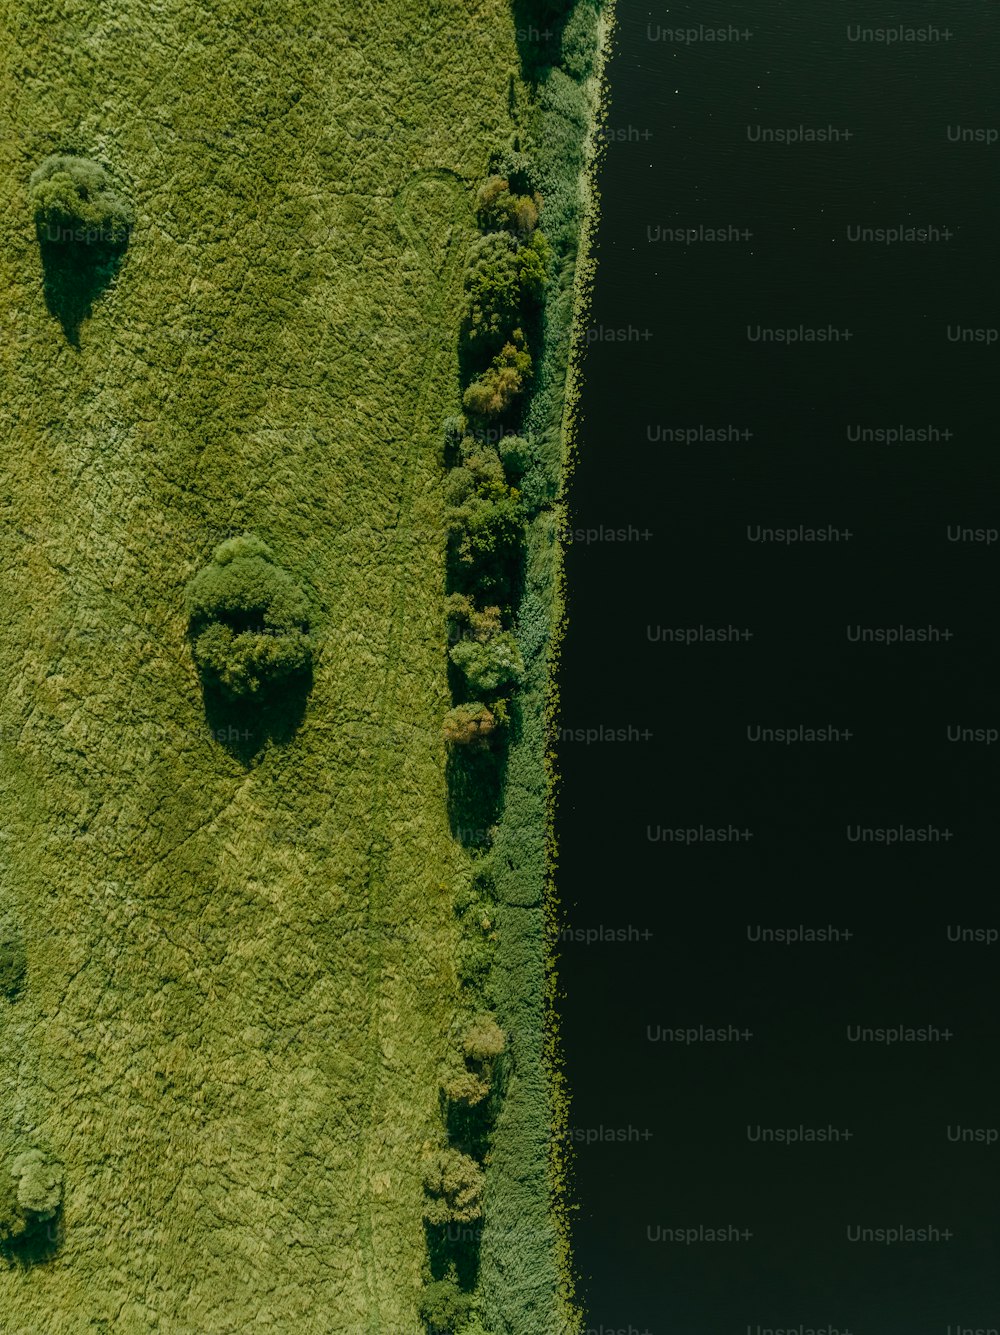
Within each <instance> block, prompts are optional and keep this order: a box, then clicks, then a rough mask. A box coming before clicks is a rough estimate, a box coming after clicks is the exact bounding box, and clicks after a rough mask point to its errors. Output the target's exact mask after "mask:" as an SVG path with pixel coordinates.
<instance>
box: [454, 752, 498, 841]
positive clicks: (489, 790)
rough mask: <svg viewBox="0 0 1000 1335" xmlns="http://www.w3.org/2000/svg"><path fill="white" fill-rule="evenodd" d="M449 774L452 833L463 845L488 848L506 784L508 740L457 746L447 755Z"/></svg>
mask: <svg viewBox="0 0 1000 1335" xmlns="http://www.w3.org/2000/svg"><path fill="white" fill-rule="evenodd" d="M446 778H447V783H448V819H449V821H450V824H451V833H452V837H453V838H455V839H456V840H457V841H458V842H459V843H460V844H461V845H462V847H463V848H488V847H489V845H490V842H491V835H490V830H491V828H492V827H493V826H494V825H496V823H497V820H498V819H499V816H500V812H501V810H502V809H503V798H504V792H505V789H506V786H507V742H506V740H504V741H501V742H497V743H496V744H495V745H494V746H490V747H471V746H466V747H456V748H455V749H454V750H453V751H452V752H451V753H450V754H449V756H448V762H447V767H446Z"/></svg>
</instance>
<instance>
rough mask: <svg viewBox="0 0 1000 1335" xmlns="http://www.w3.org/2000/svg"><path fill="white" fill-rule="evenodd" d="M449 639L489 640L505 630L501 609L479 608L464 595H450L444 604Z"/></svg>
mask: <svg viewBox="0 0 1000 1335" xmlns="http://www.w3.org/2000/svg"><path fill="white" fill-rule="evenodd" d="M444 610H445V615H446V616H447V618H448V639H449V640H450V641H452V643H454V642H455V641H456V640H463V639H470V638H471V639H474V640H488V639H490V637H491V636H493V635H496V634H498V633H499V632H500V631H501V630H502V629H503V623H502V621H501V615H500V609H499V607H484V608H482V609H480V608H477V607H476V605H475V603H474V602H473V601H472V599H471V598H469V597H468V596H467V595H466V594H464V593H452V594H449V595H448V597H447V598H446V599H445V602H444Z"/></svg>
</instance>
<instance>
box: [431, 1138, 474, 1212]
mask: <svg viewBox="0 0 1000 1335" xmlns="http://www.w3.org/2000/svg"><path fill="white" fill-rule="evenodd" d="M483 1185H484V1178H483V1170H482V1169H481V1168H480V1166H479V1164H477V1163H476V1161H475V1159H473V1158H471V1157H470V1156H469V1155H468V1154H463V1153H462V1152H461V1150H455V1149H444V1150H437V1151H436V1152H435V1153H433V1154H431V1155H428V1157H427V1160H426V1162H425V1164H424V1192H425V1199H424V1218H425V1219H426V1220H427V1222H428V1223H429V1224H438V1225H444V1224H453V1223H454V1224H469V1223H472V1222H473V1221H474V1220H476V1219H479V1218H481V1217H482V1213H483Z"/></svg>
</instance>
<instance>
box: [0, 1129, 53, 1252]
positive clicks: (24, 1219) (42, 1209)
mask: <svg viewBox="0 0 1000 1335" xmlns="http://www.w3.org/2000/svg"><path fill="white" fill-rule="evenodd" d="M62 1192H63V1171H62V1167H61V1166H60V1165H59V1164H58V1163H56V1161H55V1160H54V1159H52V1158H51V1157H50V1156H49V1155H47V1154H45V1153H44V1151H42V1150H38V1149H31V1150H25V1151H24V1152H23V1153H22V1154H19V1155H18V1156H17V1158H16V1159H15V1160H14V1162H13V1165H12V1166H11V1168H10V1171H9V1172H8V1173H3V1174H0V1241H16V1240H17V1239H19V1238H23V1237H27V1236H28V1235H30V1234H32V1233H35V1232H37V1231H38V1229H39V1228H40V1227H41V1225H42V1224H44V1223H46V1222H47V1221H48V1220H50V1219H54V1218H55V1216H56V1214H58V1212H59V1207H60V1205H61V1204H62Z"/></svg>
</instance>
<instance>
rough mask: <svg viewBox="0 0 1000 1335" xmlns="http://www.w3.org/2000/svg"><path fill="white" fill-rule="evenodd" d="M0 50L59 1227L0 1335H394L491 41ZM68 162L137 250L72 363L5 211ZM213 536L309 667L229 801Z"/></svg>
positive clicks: (1, 281)
mask: <svg viewBox="0 0 1000 1335" xmlns="http://www.w3.org/2000/svg"><path fill="white" fill-rule="evenodd" d="M2 31H3V35H4V41H3V43H2V44H0V45H2V49H3V51H4V56H3V61H4V64H3V74H2V84H0V93H2V97H0V107H2V110H0V154H2V169H0V179H2V181H3V184H4V189H3V193H2V196H0V291H2V292H3V294H4V296H3V302H4V336H3V338H2V340H0V364H2V383H3V400H2V404H0V422H2V426H0V436H2V444H0V448H2V451H3V471H2V495H0V506H2V517H0V609H2V610H0V617H2V626H0V682H2V688H3V689H2V699H0V835H2V841H0V917H2V918H5V919H7V920H9V921H10V922H13V923H15V924H16V925H17V927H18V929H19V930H20V931H21V932H22V933H23V937H24V941H25V945H26V950H27V960H28V971H27V977H26V983H25V989H24V992H23V993H22V995H21V997H20V998H19V999H18V1000H17V1001H15V1002H13V1003H8V1002H6V1001H3V1000H0V1119H2V1120H0V1142H2V1143H0V1156H2V1159H3V1162H4V1163H6V1161H7V1156H8V1155H9V1154H11V1153H12V1152H16V1150H17V1149H18V1148H21V1147H23V1146H25V1145H34V1144H39V1145H42V1146H43V1147H45V1148H47V1149H49V1150H51V1151H52V1152H53V1153H54V1154H55V1155H56V1156H57V1157H58V1158H59V1159H60V1160H61V1162H62V1163H63V1165H64V1167H65V1173H66V1195H65V1206H64V1211H63V1226H62V1237H61V1240H60V1241H59V1245H58V1246H56V1247H54V1248H53V1249H52V1254H51V1255H50V1256H49V1257H48V1258H47V1259H46V1260H45V1261H44V1263H41V1264H35V1265H31V1266H25V1265H22V1264H19V1263H17V1262H13V1263H11V1264H10V1265H9V1266H0V1325H2V1327H3V1329H4V1330H5V1331H11V1332H29V1333H30V1335H36V1332H38V1333H39V1335H40V1333H41V1332H46V1335H49V1333H50V1332H51V1333H52V1335H58V1333H60V1332H67V1333H73V1335H75V1332H78V1331H81V1332H82V1331H90V1330H102V1329H107V1330H115V1331H122V1332H125V1333H126V1335H130V1332H133V1331H146V1330H155V1331H162V1332H177V1333H178V1335H180V1333H181V1332H184V1333H185V1335H186V1333H187V1332H191V1333H192V1335H194V1333H195V1332H197V1335H202V1333H204V1332H245V1331H247V1330H249V1329H257V1328H259V1329H262V1330H273V1331H276V1332H278V1331H297V1332H299V1331H301V1332H307V1333H308V1332H372V1333H375V1332H378V1335H382V1333H386V1335H395V1333H396V1332H416V1331H417V1330H419V1329H420V1323H419V1321H418V1318H417V1302H418V1297H419V1288H420V1284H421V1278H422V1274H423V1267H424V1262H425V1247H424V1235H423V1228H422V1223H421V1211H422V1191H421V1176H420V1174H421V1165H420V1158H421V1150H422V1147H423V1146H424V1145H425V1144H427V1143H431V1142H435V1143H436V1142H437V1140H438V1138H439V1136H440V1134H441V1118H440V1112H439V1106H438V1079H439V1073H440V1067H441V1064H442V1060H443V1059H444V1056H445V1045H446V1042H447V1032H448V1029H449V1026H450V1024H451V1022H452V1019H453V1016H454V1013H455V1009H456V1006H457V1005H458V1003H459V989H458V984H457V981H456V976H455V969H454V962H453V961H454V956H455V926H454V915H453V912H452V892H453V887H454V883H455V881H456V879H457V878H459V877H460V876H461V874H462V866H463V860H464V858H465V854H463V853H462V852H461V850H459V849H458V847H457V845H456V844H455V843H454V842H453V840H452V839H451V837H450V833H449V825H448V815H447V803H446V792H445V780H444V755H443V748H442V742H441V734H440V721H441V717H442V715H443V713H444V712H445V710H446V709H447V707H448V703H449V701H448V693H447V682H446V673H445V666H446V652H445V644H444V625H443V617H442V607H441V604H442V597H443V590H444V544H443V537H442V532H441V513H440V506H441V502H440V460H439V448H440V430H439V427H440V422H441V419H442V417H443V416H444V415H445V414H446V413H448V412H450V411H454V408H455V405H456V403H457V400H458V381H457V367H456V352H455V342H456V333H457V328H458V323H459V317H460V312H459V286H458V268H457V265H458V260H459V256H460V251H461V248H462V247H464V245H465V242H466V240H467V238H468V235H469V233H470V231H471V214H469V212H468V207H467V203H466V194H467V190H466V187H465V186H464V185H463V184H462V182H470V183H471V182H473V181H474V180H475V179H476V178H478V177H480V176H481V175H482V173H483V171H484V168H485V163H486V158H487V154H488V151H489V149H490V148H491V147H492V146H493V144H494V143H496V142H497V141H498V140H506V139H507V138H508V137H509V134H510V124H511V111H510V98H511V90H512V89H513V96H514V100H515V106H516V103H517V100H518V99H519V98H520V97H522V96H523V92H522V89H521V85H520V76H519V64H518V56H517V49H516V45H515V35H514V30H513V19H512V17H511V15H510V13H509V10H508V8H507V4H506V0H484V3H482V4H480V5H478V6H477V7H476V8H475V10H474V11H471V12H470V8H469V6H468V5H467V4H465V3H461V2H460V0H446V2H445V3H442V4H439V5H438V6H436V7H435V8H434V11H433V13H428V11H427V10H426V9H425V8H424V7H422V6H415V5H404V4H402V3H390V2H389V0H374V2H373V3H369V4H366V5H365V6H364V7H363V11H362V10H359V9H358V7H357V6H354V5H348V4H346V3H341V2H340V0H336V2H334V0H331V3H328V4H324V5H321V6H320V5H312V6H310V5H308V4H300V3H289V4H287V5H284V6H281V7H278V8H269V9H268V11H267V18H266V20H265V19H262V18H261V16H260V12H259V8H258V7H257V6H251V5H249V4H247V5H245V6H241V5H239V4H234V3H222V2H219V3H215V4H214V5H213V6H212V7H211V8H210V9H206V8H204V7H201V6H193V5H182V4H175V3H167V4H164V5H161V6H157V7H155V8H153V9H150V7H149V6H147V5H142V4H139V3H138V0H125V2H124V3H121V4H118V5H115V6H110V5H102V6H100V7H99V8H96V9H95V6H93V5H89V4H88V5H84V4H82V3H70V4H66V5H58V4H56V5H53V6H41V7H40V6H38V5H37V4H30V5H29V4H27V3H26V0H9V3H8V4H7V5H6V6H5V8H4V15H3V19H2ZM515 114H516V113H515ZM71 134H75V135H76V136H77V138H76V140H74V141H73V142H77V143H78V144H79V145H80V147H81V148H85V149H86V150H87V151H88V152H89V153H91V154H92V155H93V156H95V157H97V158H98V159H99V160H100V161H101V162H103V163H104V164H105V165H106V166H107V167H108V169H109V170H110V172H111V174H112V176H113V178H114V179H115V181H116V184H117V185H118V186H119V187H120V188H122V189H123V190H124V192H125V193H126V194H127V195H128V197H129V198H130V199H131V200H132V202H133V204H134V206H135V209H136V214H137V225H136V229H135V232H134V235H133V238H132V243H131V245H130V247H129V249H128V252H127V254H126V256H125V258H124V262H123V264H122V266H121V270H120V272H119V274H118V276H117V279H116V280H115V282H114V283H113V284H112V286H111V287H110V288H109V289H108V290H107V291H105V292H104V293H103V294H102V295H100V296H99V297H98V298H97V300H96V302H95V303H94V307H93V313H92V315H91V317H90V318H89V320H86V321H85V322H84V323H83V324H82V326H81V328H80V330H79V340H78V346H77V347H74V346H72V345H71V343H70V342H69V341H68V340H67V337H66V336H65V335H64V333H63V331H62V329H61V328H60V325H59V322H58V321H57V320H56V319H54V318H53V316H52V315H51V314H50V313H49V311H48V310H47V309H46V305H45V301H44V299H43V293H42V271H41V264H40V259H39V251H38V246H37V244H36V241H35V238H34V234H33V229H32V225H31V220H30V215H29V206H28V199H27V177H28V175H29V173H30V171H31V169H32V167H33V166H34V165H36V163H37V162H38V161H39V160H40V159H41V158H43V157H44V156H45V155H46V154H47V153H50V152H53V151H56V150H57V149H59V148H60V147H62V146H64V144H65V142H66V140H65V136H67V135H71ZM424 173H430V174H424ZM448 173H455V174H456V177H455V178H453V177H451V176H450V175H448ZM456 178H457V179H456ZM422 238H426V243H427V244H426V246H422V245H421V244H419V243H420V241H421V239H422ZM242 531H250V532H254V533H257V534H259V535H260V536H261V537H262V538H263V539H264V540H265V541H266V542H267V543H268V544H269V545H270V546H271V547H272V548H273V550H274V552H275V554H276V556H277V558H278V559H279V560H280V562H281V563H282V564H283V565H284V567H285V568H286V569H288V570H289V571H290V572H292V573H293V574H294V575H295V576H296V578H297V579H299V580H300V581H301V582H303V583H304V584H305V585H306V587H307V588H308V590H309V591H310V594H311V596H312V598H313V600H314V605H315V608H316V615H315V619H314V628H315V632H316V636H317V643H318V653H317V657H316V662H315V683H314V686H313V689H312V692H311V695H310V698H309V703H308V708H307V711H306V714H305V717H304V720H303V722H302V724H301V727H300V728H299V730H298V732H297V734H296V735H295V736H294V738H293V739H292V740H291V741H290V742H288V743H287V744H285V745H283V746H272V747H269V748H268V749H267V750H265V751H264V752H263V753H262V754H261V755H259V756H258V757H257V758H256V759H255V760H254V761H253V763H250V764H247V763H245V761H244V760H242V759H241V758H240V756H239V754H234V751H236V752H238V750H239V747H238V745H237V746H236V747H235V748H234V747H233V746H227V745H225V744H222V743H220V741H218V740H216V739H214V738H213V737H212V736H211V735H210V734H209V725H208V723H207V722H206V718H205V713H204V708H203V702H202V696H201V690H200V686H199V683H198V680H197V677H196V674H195V671H194V668H193V664H192V661H191V656H190V652H189V646H188V643H187V640H186V624H185V619H184V612H183V601H182V593H183V587H184V584H185V581H186V580H187V579H188V578H189V577H190V575H191V574H192V573H193V572H194V571H195V570H196V569H197V568H198V567H200V566H201V565H202V564H203V563H204V562H205V561H206V560H207V559H208V558H209V557H210V555H211V552H212V549H213V547H214V545H215V544H216V543H217V542H218V541H219V540H220V539H221V538H222V537H224V536H226V535H228V534H231V533H236V532H242Z"/></svg>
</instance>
